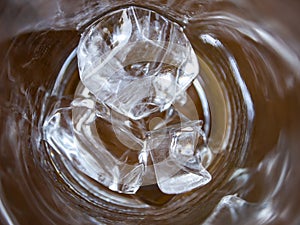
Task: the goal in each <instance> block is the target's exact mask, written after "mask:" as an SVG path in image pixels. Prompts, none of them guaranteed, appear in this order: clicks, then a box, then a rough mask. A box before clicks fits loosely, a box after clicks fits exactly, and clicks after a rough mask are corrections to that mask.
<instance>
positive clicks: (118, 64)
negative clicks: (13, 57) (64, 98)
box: [77, 7, 199, 119]
mask: <svg viewBox="0 0 300 225" xmlns="http://www.w3.org/2000/svg"><path fill="white" fill-rule="evenodd" d="M77 58H78V66H79V74H80V78H81V81H82V82H83V84H84V85H85V86H86V87H87V88H88V89H89V91H90V92H91V93H93V94H94V95H95V96H96V98H97V99H98V100H100V101H102V102H104V103H105V104H106V105H108V106H109V107H110V108H112V109H113V110H115V111H117V112H118V113H120V114H123V115H126V116H128V117H130V118H131V119H141V118H144V117H146V116H148V115H150V114H151V113H153V112H155V111H163V110H165V109H166V108H168V107H169V106H170V105H171V104H172V102H174V100H175V98H176V97H177V96H178V95H180V94H181V93H183V92H184V91H185V90H186V88H187V87H188V86H189V85H190V83H191V82H192V80H193V79H194V78H195V77H196V76H197V74H198V72H199V66H198V61H197V57H196V54H195V52H194V50H193V48H192V46H191V44H190V42H189V41H188V39H187V37H186V36H185V34H184V32H183V29H182V28H181V27H180V26H179V25H178V24H177V23H175V22H172V21H170V20H168V19H167V18H165V17H163V16H161V15H159V14H157V13H155V12H153V11H151V10H147V9H143V8H139V7H128V8H125V9H120V10H117V11H114V12H112V13H109V14H107V15H106V16H104V17H102V18H101V19H100V20H98V21H96V22H94V23H93V24H92V25H90V26H89V27H88V28H87V29H86V31H85V32H84V33H83V35H82V37H81V40H80V43H79V45H78V49H77Z"/></svg>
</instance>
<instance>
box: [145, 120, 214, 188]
mask: <svg viewBox="0 0 300 225" xmlns="http://www.w3.org/2000/svg"><path fill="white" fill-rule="evenodd" d="M201 124H202V121H189V122H185V123H182V124H176V125H172V126H168V127H166V128H165V129H161V130H154V131H151V132H150V133H149V135H148V136H149V140H148V142H149V143H148V148H149V150H150V154H151V159H152V162H153V167H154V170H155V175H156V180H157V184H158V186H159V188H160V190H161V191H162V192H164V193H166V194H180V193H184V192H187V191H190V190H192V189H195V188H197V187H201V186H203V185H205V184H207V183H208V182H209V181H210V180H211V175H210V174H209V172H208V171H207V170H206V169H205V168H204V167H203V166H202V164H201V152H200V149H201V148H202V147H203V146H204V145H206V143H205V141H204V139H205V137H204V136H203V135H204V133H203V131H202V130H201Z"/></svg>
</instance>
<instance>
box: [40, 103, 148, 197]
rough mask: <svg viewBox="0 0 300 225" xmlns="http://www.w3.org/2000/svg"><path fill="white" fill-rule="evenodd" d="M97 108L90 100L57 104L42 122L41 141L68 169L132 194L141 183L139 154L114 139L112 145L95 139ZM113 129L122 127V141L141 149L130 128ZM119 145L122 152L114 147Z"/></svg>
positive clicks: (141, 172) (142, 167) (142, 163)
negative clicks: (70, 168)
mask: <svg viewBox="0 0 300 225" xmlns="http://www.w3.org/2000/svg"><path fill="white" fill-rule="evenodd" d="M97 104H99V103H97ZM100 108H101V107H100ZM97 109H99V106H98V107H96V102H95V101H94V100H93V99H85V98H83V99H79V98H77V99H74V100H73V101H72V102H70V103H69V106H68V107H62V106H60V105H59V104H57V105H56V106H55V107H54V110H53V112H52V113H51V114H50V115H49V116H48V117H47V118H46V120H45V123H44V126H43V132H44V139H45V141H47V143H48V144H49V146H50V149H51V150H50V151H53V150H54V151H55V152H57V153H58V155H60V156H61V157H63V158H65V159H67V160H68V162H66V163H67V165H68V166H70V165H72V166H73V167H74V168H75V169H76V170H78V171H80V172H81V173H84V174H86V175H87V176H89V177H90V178H92V179H94V180H96V181H98V182H99V183H101V184H102V185H104V186H106V187H108V188H109V189H111V190H113V191H117V192H120V193H125V194H134V193H135V192H136V191H137V190H138V189H139V188H140V186H141V184H142V178H143V173H144V170H145V162H143V161H142V159H143V158H142V157H139V155H140V151H137V150H135V149H131V148H129V147H127V146H124V145H123V144H122V143H121V144H120V145H119V146H118V145H117V138H116V139H115V140H112V141H113V143H114V144H115V146H111V145H109V144H108V143H106V144H105V143H104V141H103V140H101V139H100V138H99V133H98V132H99V131H98V130H97V127H96V122H95V121H96V119H97V118H99V117H97V114H99V112H98V110H97ZM100 114H101V112H100ZM101 115H103V114H101ZM105 118H106V119H107V118H108V117H105ZM121 122H122V121H121ZM105 123H107V127H112V124H111V123H110V122H109V121H108V120H105ZM114 123H115V124H116V123H117V122H116V121H115V122H114ZM117 127H118V128H120V127H123V128H124V130H123V131H122V132H123V133H122V134H123V136H122V137H123V140H124V139H125V138H126V140H127V141H129V142H131V143H135V144H136V146H140V148H139V149H142V148H143V143H141V141H138V139H137V138H135V137H134V135H133V134H128V133H127V131H128V130H130V127H129V128H127V127H125V125H121V124H118V125H117ZM102 128H103V126H102ZM125 128H126V129H127V130H126V129H125ZM106 131H107V130H106ZM112 133H114V132H113V131H112ZM125 134H126V135H125ZM130 138H131V139H130ZM130 140H131V141H130ZM120 146H121V147H122V150H120V149H119V148H118V147H120ZM117 151H118V152H117ZM70 163H71V164H70Z"/></svg>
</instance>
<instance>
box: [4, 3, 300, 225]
mask: <svg viewBox="0 0 300 225" xmlns="http://www.w3.org/2000/svg"><path fill="white" fill-rule="evenodd" d="M8 4H9V5H13V4H15V3H4V5H5V7H4V9H5V10H4V12H3V14H2V15H1V16H2V17H1V20H0V21H3V20H2V18H12V15H13V14H11V12H15V11H14V7H11V8H8V6H7V5H8ZM39 4H40V3H31V4H27V6H26V7H23V9H24V10H23V11H22V10H21V11H19V12H18V13H17V15H18V16H16V18H15V19H16V22H14V20H13V19H11V20H5V21H7V23H8V25H7V27H9V29H4V30H5V31H6V32H5V33H4V32H3V30H2V28H1V33H3V34H5V35H3V36H2V39H1V46H0V47H1V49H2V51H1V53H0V57H1V66H2V67H1V68H2V69H1V81H2V82H1V85H0V90H1V97H0V99H1V100H0V101H1V111H0V112H1V139H0V140H1V146H2V148H1V150H0V170H1V172H0V174H1V176H0V179H1V186H0V196H1V198H0V199H1V201H0V210H1V217H0V218H1V219H0V220H1V223H2V224H124V223H127V224H133V223H140V224H146V223H148V224H149V223H151V224H162V223H163V224H183V223H184V224H202V223H204V224H224V221H226V224H298V223H299V221H300V219H299V210H298V202H299V197H300V196H299V194H298V187H299V184H300V179H299V176H298V172H297V171H298V170H299V168H298V167H299V166H298V162H297V159H298V156H299V152H298V146H299V143H298V142H299V141H298V137H297V135H298V129H299V116H298V115H299V112H300V106H299V105H300V101H299V96H300V95H299V90H300V89H299V71H300V70H299V65H300V64H299V45H298V41H297V40H299V30H298V28H297V26H294V24H295V23H294V22H293V21H294V20H293V19H294V18H295V17H294V15H297V14H296V13H297V10H296V9H297V8H299V6H298V5H297V4H296V3H293V2H285V3H284V4H283V3H280V2H277V1H275V2H272V3H271V4H270V3H269V2H268V1H261V2H259V3H257V4H256V2H255V1H254V2H251V3H249V2H247V1H242V2H240V3H234V2H220V1H215V2H213V1H211V2H205V1H200V2H196V1H184V2H180V1H165V2H161V3H158V2H155V1H150V2H148V3H144V2H143V4H144V7H147V8H151V9H153V10H154V11H157V12H160V13H161V14H162V15H164V16H165V17H166V18H168V19H169V20H171V21H174V22H175V23H177V24H178V25H179V26H181V27H183V31H184V34H185V35H186V37H187V39H188V40H189V41H190V42H191V44H192V46H193V49H194V51H195V54H196V55H197V60H198V61H199V63H200V66H199V68H200V69H201V70H200V76H197V77H196V79H195V81H194V82H193V83H192V85H191V86H190V87H189V88H188V89H187V93H188V94H187V95H186V98H187V99H185V100H184V101H180V100H178V101H179V103H180V102H184V103H185V105H184V106H182V105H180V104H178V105H174V107H173V108H172V107H171V108H170V109H169V110H167V111H164V112H159V111H158V112H155V115H153V116H149V118H145V124H146V125H147V127H148V128H149V130H150V131H151V132H154V131H155V130H154V128H155V127H157V125H159V127H160V126H162V127H163V128H164V129H167V130H168V127H170V126H167V125H165V124H164V123H163V121H165V119H170V120H171V121H178V120H179V119H180V118H182V117H180V116H179V115H180V113H182V114H184V115H185V116H186V117H188V118H190V120H192V121H198V120H199V121H203V124H202V129H201V130H200V133H198V135H199V134H200V137H205V138H206V140H205V141H204V142H205V143H206V144H205V145H204V147H202V148H201V151H200V153H201V154H200V157H198V158H197V157H196V158H194V159H195V160H199V159H200V158H201V164H199V163H197V164H196V165H202V166H203V167H204V168H205V169H206V171H208V172H209V174H210V175H211V177H212V180H211V181H210V182H208V183H206V184H205V185H204V186H201V187H198V188H196V189H193V190H191V191H188V192H185V193H182V194H166V193H164V192H163V191H162V190H164V187H168V188H169V187H170V185H165V186H164V182H162V183H161V184H160V183H159V182H158V185H157V184H156V183H157V181H159V180H160V179H157V177H155V176H153V175H154V174H155V175H156V176H157V174H156V173H154V170H155V168H153V171H150V172H149V174H150V175H149V176H146V177H148V178H149V180H147V181H145V183H144V185H141V186H140V187H139V189H138V190H137V191H136V194H134V195H133V194H119V193H117V192H115V191H110V190H109V189H108V188H107V187H105V186H102V185H100V184H99V182H97V181H96V180H94V179H91V177H90V176H87V173H84V172H83V171H81V170H80V168H79V167H76V166H74V165H73V164H70V163H68V160H66V159H68V157H73V155H60V154H58V151H51V148H50V146H49V145H48V144H47V143H46V142H45V141H44V139H43V137H44V133H43V127H44V126H43V125H44V122H45V121H47V118H49V117H48V116H49V115H55V114H53V113H52V112H54V111H55V110H58V111H57V112H58V113H61V114H63V115H64V116H65V117H61V118H67V116H70V111H72V110H73V111H72V115H77V117H76V118H77V120H78V121H80V120H85V122H86V121H89V119H91V121H93V118H92V117H91V118H88V117H86V118H83V117H81V115H82V113H83V112H84V114H86V111H88V110H90V111H91V112H95V114H96V118H98V119H97V120H96V121H97V122H95V124H94V125H93V129H95V130H96V131H97V132H95V133H97V134H99V135H97V136H95V137H93V136H88V135H87V136H88V137H93V138H98V137H99V136H100V137H101V138H102V140H104V142H103V143H102V145H105V146H106V147H109V146H112V145H114V146H118V145H119V144H120V143H114V142H111V141H110V140H116V139H118V138H117V137H116V136H118V137H121V139H122V143H125V148H128V146H126V145H129V144H130V143H132V141H131V138H133V137H139V135H140V136H141V137H142V136H143V135H142V134H140V125H139V123H136V122H135V121H134V120H132V119H126V118H124V117H122V116H121V117H120V116H118V114H114V116H116V120H113V121H114V122H117V121H120V120H121V121H124V123H123V122H120V123H118V126H121V125H122V124H123V126H124V129H125V131H126V132H122V131H124V130H122V129H120V131H121V132H120V133H117V134H116V132H110V131H111V127H112V126H111V124H110V123H108V122H107V120H106V119H105V118H106V116H107V115H109V113H110V112H111V111H109V110H108V109H107V108H106V107H105V106H104V105H102V104H94V102H95V101H94V100H91V98H90V99H88V100H84V99H83V97H84V98H86V97H87V96H89V93H87V91H86V89H85V88H84V86H83V85H82V84H80V82H79V74H78V70H77V59H76V53H75V50H74V49H75V48H76V46H77V44H78V42H79V39H80V34H81V33H82V32H83V30H84V28H85V27H86V24H87V23H90V22H91V20H94V21H95V19H96V17H99V16H100V15H104V14H106V13H105V12H107V11H111V9H112V4H110V3H109V2H101V3H99V2H98V3H97V2H89V3H83V2H78V3H76V4H77V5H76V4H72V5H69V3H65V2H55V4H54V3H47V4H42V5H39ZM115 4H116V5H120V4H124V2H121V3H119V2H115ZM137 4H138V3H137ZM138 5H139V4H138ZM270 6H272V9H273V10H272V11H269V10H267V9H268V8H269V7H270ZM18 7H19V8H22V6H21V3H19V5H18V6H17V5H16V6H15V8H16V9H18ZM32 9H33V10H32ZM285 10H288V12H289V13H288V14H284V15H289V17H290V18H291V19H289V17H288V16H284V17H280V12H286V11H285ZM32 11H34V12H45V13H35V14H32ZM273 11H275V12H279V13H277V14H276V16H274V15H273V14H272V12H273ZM29 12H30V15H31V14H32V16H31V17H28V19H27V20H21V19H19V18H21V17H22V16H24V15H26V14H27V15H29V14H28V13H29ZM166 12H167V13H166ZM294 12H295V13H294ZM24 18H25V17H24ZM1 24H3V22H1ZM4 25H5V26H6V24H4ZM50 27H51V29H49V28H50ZM83 95H84V96H83ZM74 99H76V101H74ZM91 102H93V103H92V104H91ZM93 104H94V105H93ZM70 106H71V109H70V110H69V111H68V109H69V108H70ZM74 108H75V109H76V110H75V111H74ZM63 109H65V111H63ZM92 109H93V110H94V109H95V110H94V111H93V110H92ZM172 109H174V110H173V111H172ZM178 111H179V112H180V113H179V112H178ZM56 115H58V114H56ZM61 122H62V124H61V127H64V126H65V127H68V126H69V125H70V124H68V123H65V122H63V120H61ZM174 123H175V122H172V124H174ZM87 124H88V123H87ZM126 124H129V125H130V126H129V127H130V130H131V133H129V132H127V130H126V129H128V128H126V126H125V125H126ZM160 124H161V125H160ZM175 124H176V123H175ZM182 124H184V123H182ZM84 126H86V124H83V125H82V126H81V125H80V126H79V125H78V126H77V127H76V129H82V128H84ZM196 127H198V128H199V126H196ZM198 128H197V129H198ZM101 129H102V130H104V132H102V133H101ZM197 129H195V130H197ZM67 130H69V129H67ZM152 130H154V131H152ZM175 130H176V129H175ZM193 131H194V128H193V126H190V125H189V126H187V128H186V129H185V128H184V129H183V130H181V132H179V133H176V132H177V131H175V133H173V135H174V136H176V134H181V135H187V136H185V138H183V139H180V136H178V139H177V141H178V142H175V145H174V146H175V147H174V148H173V150H174V154H175V155H174V157H175V159H176V154H177V152H176V144H178V143H180V142H181V141H183V142H184V140H186V139H187V138H188V137H191V136H193V135H195V133H194V132H193ZM203 132H204V133H203ZM196 133H197V132H196ZM66 134H68V133H63V136H60V135H61V134H57V136H51V135H50V137H66ZM93 134H94V133H93ZM132 134H133V135H132ZM105 135H106V136H105ZM157 135H158V134H157ZM50 137H49V138H50ZM112 137H114V139H112ZM156 137H159V135H158V136H156ZM56 140H59V138H56ZM60 140H61V141H62V139H60ZM164 140H168V139H165V138H164ZM64 143H65V142H64ZM135 143H136V144H135V145H130V149H132V151H131V152H128V155H127V156H128V157H127V156H126V157H127V160H129V161H128V162H130V163H131V164H130V165H139V164H138V161H137V160H136V154H135V153H136V152H137V150H136V148H139V147H141V146H140V144H139V142H138V141H136V142H135ZM199 143H200V144H201V143H202V142H201V138H200V139H199ZM69 144H70V145H69V146H72V145H74V142H70V143H69ZM150 144H151V143H150ZM151 145H154V147H156V145H157V144H156V142H154V143H152V144H151ZM119 146H120V147H121V145H119ZM122 147H123V148H124V144H123V146H122ZM89 149H90V148H89ZM112 149H115V150H113V152H112V153H113V154H114V156H115V157H118V158H119V157H121V153H122V152H124V151H122V149H120V150H116V148H112ZM189 151H190V149H187V154H188V152H189ZM153 154H155V151H153ZM96 156H97V155H96ZM97 157H98V156H97ZM97 157H93V158H92V160H94V159H97ZM126 157H125V158H126ZM150 157H151V155H150ZM79 158H80V160H81V159H82V158H83V157H79ZM125 158H123V159H125ZM154 158H155V159H156V158H157V157H154ZM163 158H166V157H165V156H163ZM172 159H173V158H172ZM180 159H182V157H181V156H180V157H179V160H180ZM92 160H91V161H89V163H91V162H93V161H92ZM177 160H178V158H177ZM73 162H75V161H73ZM183 163H187V161H185V160H183ZM154 165H155V164H154ZM158 165H162V166H164V165H165V164H158ZM189 166H190V167H191V168H194V165H189ZM158 171H161V170H160V169H158ZM166 171H170V170H166ZM198 171H202V170H199V168H198ZM93 172H95V171H90V173H93ZM200 174H201V175H202V178H209V176H208V175H207V173H200ZM159 176H161V177H164V176H165V174H160V175H159ZM167 176H168V177H170V176H169V174H168V175H167ZM121 177H122V176H121ZM133 180H134V179H133ZM133 180H131V181H133ZM155 181H156V182H155ZM166 181H170V182H171V181H172V180H170V179H167V180H166ZM204 181H205V179H204ZM175 184H177V181H176V182H175ZM173 185H174V183H173ZM123 186H124V185H123ZM117 188H122V186H119V187H117ZM62 209H63V210H62Z"/></svg>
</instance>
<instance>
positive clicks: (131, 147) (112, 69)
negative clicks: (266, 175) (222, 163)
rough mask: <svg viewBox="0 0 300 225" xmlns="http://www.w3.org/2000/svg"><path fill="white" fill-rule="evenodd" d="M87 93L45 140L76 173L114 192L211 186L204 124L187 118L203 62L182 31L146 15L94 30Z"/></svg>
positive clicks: (116, 17)
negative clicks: (189, 91)
mask: <svg viewBox="0 0 300 225" xmlns="http://www.w3.org/2000/svg"><path fill="white" fill-rule="evenodd" d="M77 58H78V65H79V74H80V79H81V82H82V84H83V87H84V89H85V90H88V91H87V92H86V91H85V92H84V93H88V94H85V95H84V94H82V95H80V94H79V95H80V97H77V98H75V99H74V100H72V101H71V102H70V104H69V107H61V106H60V105H59V104H58V105H57V106H56V107H54V110H53V112H52V113H51V114H50V115H49V117H47V119H46V120H45V123H44V137H45V140H46V141H47V142H48V144H49V145H50V146H51V147H52V148H53V149H54V150H55V151H56V152H57V153H59V154H61V155H63V156H64V157H66V158H67V159H68V160H69V161H70V162H73V165H74V167H76V169H78V170H80V171H81V172H83V173H84V174H86V175H88V176H89V177H91V178H93V179H94V180H96V181H98V182H99V183H101V184H102V185H104V186H106V187H108V188H109V189H111V190H113V191H117V192H120V193H127V194H134V193H136V191H137V190H138V189H139V188H140V186H142V185H150V184H157V185H158V187H159V189H160V190H161V191H162V192H164V193H166V194H179V193H183V192H187V191H190V190H192V189H194V188H197V187H200V186H203V185H205V184H207V183H208V182H209V181H210V180H211V175H210V174H209V172H208V171H207V170H206V168H205V167H207V165H208V163H206V164H205V165H204V164H203V163H202V161H201V159H202V157H206V158H207V157H208V158H209V156H210V154H211V153H210V151H209V148H208V147H207V143H206V142H207V141H206V136H205V134H204V132H203V130H202V121H201V120H192V119H190V118H188V117H186V116H185V115H184V114H183V113H182V112H180V109H179V108H178V107H176V106H175V104H174V103H175V102H178V101H180V104H181V105H182V107H184V104H185V102H184V101H185V100H186V98H185V95H186V89H187V88H188V87H189V86H190V85H191V83H192V81H193V80H194V79H195V77H196V76H197V75H198V73H199V66H198V61H197V57H196V54H195V52H194V50H193V48H192V46H191V44H190V42H189V41H188V39H187V37H186V36H185V34H184V32H183V29H182V28H181V27H180V26H179V25H178V24H176V23H174V22H172V21H170V20H168V19H167V18H165V17H163V16H161V15H159V14H157V13H155V12H153V11H151V10H146V9H143V8H139V7H127V8H124V9H119V10H117V11H114V12H111V13H109V14H107V15H106V16H104V17H102V18H101V19H100V20H98V21H96V22H94V23H93V24H92V25H90V26H89V27H88V28H87V29H86V31H85V32H84V33H83V34H82V37H81V40H80V43H79V45H78V49H77Z"/></svg>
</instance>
